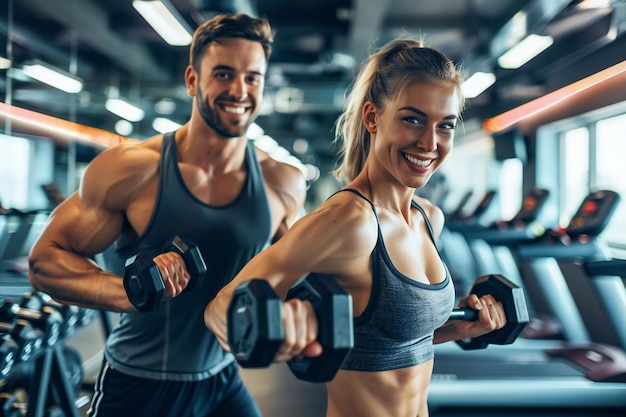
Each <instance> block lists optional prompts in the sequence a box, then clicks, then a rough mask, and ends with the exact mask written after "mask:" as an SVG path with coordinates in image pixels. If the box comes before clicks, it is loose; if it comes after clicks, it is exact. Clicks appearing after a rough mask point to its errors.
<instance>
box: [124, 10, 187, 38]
mask: <svg viewBox="0 0 626 417" xmlns="http://www.w3.org/2000/svg"><path fill="white" fill-rule="evenodd" d="M133 7H134V8H135V9H136V10H137V11H138V12H139V14H140V15H141V16H142V17H143V18H144V19H146V21H147V22H148V23H149V24H150V26H152V28H153V29H154V30H155V31H156V32H157V33H158V34H159V35H160V36H161V37H162V38H163V39H164V40H165V42H167V43H168V44H170V45H174V46H185V45H189V44H190V43H191V28H189V25H187V22H185V20H184V19H183V17H182V16H181V15H180V14H179V13H178V11H176V8H175V7H174V6H173V5H172V4H171V3H170V2H169V1H168V0H134V1H133Z"/></svg>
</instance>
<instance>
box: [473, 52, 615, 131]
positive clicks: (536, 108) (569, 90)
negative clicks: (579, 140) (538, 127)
mask: <svg viewBox="0 0 626 417" xmlns="http://www.w3.org/2000/svg"><path fill="white" fill-rule="evenodd" d="M624 72H626V60H625V61H622V62H620V63H619V64H616V65H613V66H612V67H609V68H607V69H605V70H602V71H599V72H597V73H595V74H593V75H590V76H589V77H587V78H583V79H582V80H580V81H576V82H575V83H572V84H570V85H567V86H565V87H563V88H560V89H558V90H556V91H553V92H552V93H549V94H546V95H545V96H543V97H539V98H537V99H535V100H533V101H529V102H528V103H526V104H522V105H521V106H519V107H516V108H514V109H511V110H509V111H507V112H504V113H502V114H500V115H498V116H495V117H491V118H489V119H486V120H485V121H484V123H483V129H484V130H485V132H487V133H489V134H493V133H499V132H502V131H504V130H507V129H509V128H510V127H512V126H513V125H515V124H517V123H519V122H521V121H523V120H525V119H528V118H530V117H532V116H534V115H536V114H538V113H540V112H543V111H546V110H548V109H550V108H552V107H554V106H556V105H557V104H559V103H561V102H563V101H564V100H567V99H570V98H573V97H574V96H576V95H577V94H579V93H581V92H583V91H585V90H588V89H590V88H592V87H594V86H596V85H598V84H601V83H603V82H605V81H608V80H610V79H612V78H614V77H616V76H618V75H621V74H622V73H624Z"/></svg>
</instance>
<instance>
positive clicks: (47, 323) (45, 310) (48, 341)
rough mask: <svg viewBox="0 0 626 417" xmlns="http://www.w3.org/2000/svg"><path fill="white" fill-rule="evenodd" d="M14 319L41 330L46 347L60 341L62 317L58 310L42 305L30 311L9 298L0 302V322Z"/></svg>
mask: <svg viewBox="0 0 626 417" xmlns="http://www.w3.org/2000/svg"><path fill="white" fill-rule="evenodd" d="M15 318H21V319H24V320H26V321H28V322H29V323H30V324H32V325H33V327H35V328H37V329H39V330H41V332H42V333H43V343H44V344H45V345H46V346H52V345H54V344H55V343H57V342H58V341H59V339H60V336H61V329H62V326H63V317H62V316H61V313H59V311H58V310H56V309H54V308H52V307H50V306H46V305H42V306H41V308H40V309H39V310H32V309H29V308H24V307H23V306H22V305H20V304H18V303H17V302H16V301H15V300H12V299H10V298H7V299H5V300H3V301H2V302H0V320H3V321H11V320H13V319H15Z"/></svg>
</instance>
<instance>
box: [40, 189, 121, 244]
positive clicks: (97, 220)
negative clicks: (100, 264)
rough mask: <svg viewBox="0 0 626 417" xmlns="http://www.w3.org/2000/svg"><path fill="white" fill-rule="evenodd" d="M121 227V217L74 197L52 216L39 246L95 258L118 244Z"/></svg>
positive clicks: (74, 195)
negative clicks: (50, 246)
mask: <svg viewBox="0 0 626 417" xmlns="http://www.w3.org/2000/svg"><path fill="white" fill-rule="evenodd" d="M122 226H123V216H122V215H121V214H120V213H115V212H112V211H109V210H106V209H105V208H103V207H101V206H98V205H93V204H86V203H85V201H83V200H82V199H81V197H80V196H79V194H78V193H74V194H72V195H71V196H70V197H69V198H68V199H67V200H66V201H64V202H63V203H62V204H61V205H59V206H58V207H57V208H56V209H55V210H54V211H53V212H52V214H51V216H50V220H49V222H48V224H47V226H46V228H45V229H44V231H43V233H42V234H41V237H40V239H39V241H40V242H38V243H40V244H42V245H54V246H56V247H58V248H60V249H64V250H67V251H71V252H74V253H77V254H82V255H94V254H96V253H100V252H102V251H104V250H105V249H106V248H108V247H109V246H110V245H111V244H112V243H113V242H114V241H115V239H116V238H117V236H119V234H120V232H121V229H122Z"/></svg>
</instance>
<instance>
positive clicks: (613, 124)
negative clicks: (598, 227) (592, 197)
mask: <svg viewBox="0 0 626 417" xmlns="http://www.w3.org/2000/svg"><path fill="white" fill-rule="evenodd" d="M595 127H596V130H595V132H596V146H595V161H594V165H595V170H594V178H592V186H593V188H594V189H609V190H613V191H615V192H617V193H618V194H619V195H620V196H621V197H622V201H621V203H620V205H619V206H618V207H617V210H616V211H615V214H613V217H612V219H611V223H610V224H609V226H608V227H607V230H606V233H605V234H604V237H605V238H606V239H607V240H608V241H609V242H619V243H621V244H624V245H626V236H625V235H624V231H625V230H626V180H625V179H626V160H625V159H626V136H625V134H624V132H626V114H621V115H618V116H614V117H610V118H607V119H604V120H600V121H598V122H597V123H596V126H595Z"/></svg>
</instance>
